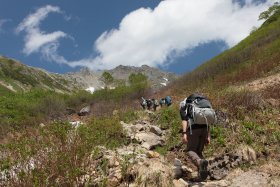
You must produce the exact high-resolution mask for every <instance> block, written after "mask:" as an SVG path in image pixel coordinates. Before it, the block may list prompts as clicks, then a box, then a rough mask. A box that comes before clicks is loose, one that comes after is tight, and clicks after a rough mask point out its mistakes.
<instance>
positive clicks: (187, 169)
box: [182, 165, 193, 173]
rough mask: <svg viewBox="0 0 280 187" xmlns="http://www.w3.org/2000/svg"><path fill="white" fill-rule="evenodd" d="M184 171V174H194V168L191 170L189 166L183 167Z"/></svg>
mask: <svg viewBox="0 0 280 187" xmlns="http://www.w3.org/2000/svg"><path fill="white" fill-rule="evenodd" d="M182 170H183V172H186V173H192V172H193V170H192V168H189V167H188V166H185V165H183V166H182Z"/></svg>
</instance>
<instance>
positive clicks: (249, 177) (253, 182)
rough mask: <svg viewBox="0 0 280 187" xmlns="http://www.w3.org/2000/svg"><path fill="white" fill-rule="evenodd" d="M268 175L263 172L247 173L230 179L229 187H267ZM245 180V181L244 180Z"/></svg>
mask: <svg viewBox="0 0 280 187" xmlns="http://www.w3.org/2000/svg"><path fill="white" fill-rule="evenodd" d="M268 178H269V176H268V174H266V173H263V172H255V171H248V172H245V173H243V174H241V175H239V176H238V177H236V178H233V179H232V184H231V185H230V186H231V187H239V186H246V187H262V186H268ZM245 179H246V180H245Z"/></svg>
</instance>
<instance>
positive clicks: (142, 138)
mask: <svg viewBox="0 0 280 187" xmlns="http://www.w3.org/2000/svg"><path fill="white" fill-rule="evenodd" d="M135 139H136V140H137V141H139V142H141V144H142V147H144V148H146V149H148V150H150V149H153V148H154V147H156V146H161V145H162V144H163V142H164V141H163V139H162V138H161V137H159V136H157V135H156V134H154V133H151V132H148V133H145V132H140V133H137V134H136V135H135Z"/></svg>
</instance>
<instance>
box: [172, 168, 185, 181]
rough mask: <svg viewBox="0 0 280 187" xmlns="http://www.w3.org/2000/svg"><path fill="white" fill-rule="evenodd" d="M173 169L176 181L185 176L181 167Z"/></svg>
mask: <svg viewBox="0 0 280 187" xmlns="http://www.w3.org/2000/svg"><path fill="white" fill-rule="evenodd" d="M172 168H173V172H174V177H175V178H176V179H179V178H181V177H182V175H183V171H182V167H180V166H173V167H172Z"/></svg>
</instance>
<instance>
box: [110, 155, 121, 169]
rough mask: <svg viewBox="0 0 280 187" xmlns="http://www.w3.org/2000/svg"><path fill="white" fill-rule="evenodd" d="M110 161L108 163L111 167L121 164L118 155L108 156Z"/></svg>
mask: <svg viewBox="0 0 280 187" xmlns="http://www.w3.org/2000/svg"><path fill="white" fill-rule="evenodd" d="M108 161H109V163H108V167H109V168H113V167H117V166H119V165H120V163H119V161H118V159H117V157H115V156H112V157H111V158H108Z"/></svg>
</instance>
